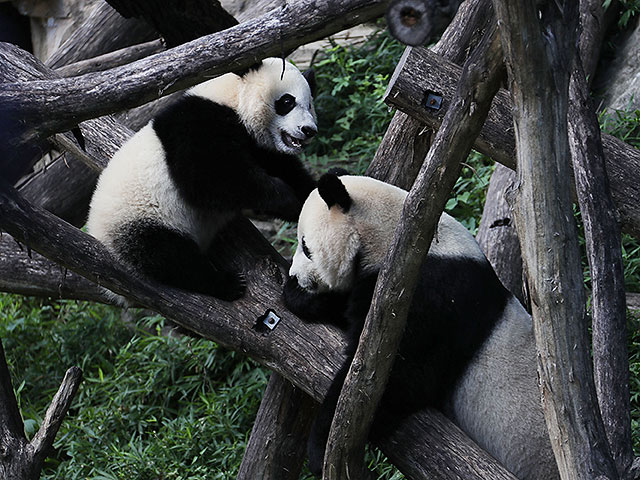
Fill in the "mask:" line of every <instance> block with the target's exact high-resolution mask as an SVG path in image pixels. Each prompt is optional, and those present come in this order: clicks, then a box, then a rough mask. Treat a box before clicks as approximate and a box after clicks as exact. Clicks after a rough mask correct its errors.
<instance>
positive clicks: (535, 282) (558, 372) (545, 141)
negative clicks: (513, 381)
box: [494, 0, 618, 480]
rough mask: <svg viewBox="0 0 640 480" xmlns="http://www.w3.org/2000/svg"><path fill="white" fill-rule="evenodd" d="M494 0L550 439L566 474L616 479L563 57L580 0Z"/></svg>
mask: <svg viewBox="0 0 640 480" xmlns="http://www.w3.org/2000/svg"><path fill="white" fill-rule="evenodd" d="M494 6H495V9H496V14H497V17H498V23H499V25H500V31H501V34H502V44H503V49H504V52H505V60H506V63H507V68H508V71H509V77H510V78H509V79H510V91H511V94H512V98H513V101H514V107H515V108H514V125H515V131H516V142H517V159H518V198H517V204H516V209H515V213H516V226H517V228H518V236H519V238H520V241H521V246H522V252H523V259H524V266H525V271H526V273H527V278H528V282H529V292H530V295H531V306H532V314H533V325H534V333H535V337H536V347H537V350H538V361H539V366H538V372H539V376H540V383H541V392H542V400H543V407H544V411H545V418H546V421H547V427H548V428H549V436H550V439H551V445H552V447H553V450H554V453H555V456H556V461H557V463H558V468H559V471H560V475H561V478H562V479H563V480H567V479H573V478H576V479H578V478H580V479H585V478H598V479H612V480H613V479H616V478H618V475H617V472H616V468H615V464H614V462H613V460H612V457H611V454H610V452H609V448H608V445H607V442H605V441H603V440H604V439H605V438H606V433H605V430H604V426H603V423H602V418H601V417H600V412H599V410H598V401H597V398H596V395H595V386H594V384H593V376H592V375H593V373H592V369H591V361H590V358H589V343H588V337H587V325H586V315H585V295H584V287H583V280H582V269H581V266H580V252H579V248H578V238H577V228H576V225H575V221H574V220H573V212H572V202H571V190H572V188H571V183H572V182H571V177H572V176H571V170H570V168H569V162H568V159H569V145H568V137H567V106H568V95H567V90H568V84H569V70H568V69H567V68H566V66H567V65H570V62H571V59H572V53H573V50H574V44H575V31H576V23H577V22H576V17H577V5H576V4H575V3H574V2H571V1H567V2H556V3H553V2H550V3H548V4H546V5H545V6H544V7H542V9H539V7H537V6H536V5H535V3H534V2H533V1H525V2H509V1H505V0H494ZM542 32H545V34H544V36H543V34H542ZM540 92H544V95H542V94H540ZM541 118H544V119H546V121H545V122H540V120H539V119H541Z"/></svg>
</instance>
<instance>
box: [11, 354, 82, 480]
mask: <svg viewBox="0 0 640 480" xmlns="http://www.w3.org/2000/svg"><path fill="white" fill-rule="evenodd" d="M81 381H82V370H80V369H79V368H78V367H71V368H70V369H69V370H67V373H66V374H65V376H64V380H63V381H62V384H61V385H60V388H59V389H58V392H57V393H56V395H55V396H54V397H53V400H52V402H51V405H50V406H49V408H48V409H47V413H46V414H45V418H44V420H43V422H42V425H41V426H40V429H39V430H38V432H37V433H36V435H35V436H34V438H33V440H32V441H31V442H28V441H27V438H26V436H25V434H24V424H23V423H22V417H21V416H20V411H19V410H18V404H17V402H16V397H15V395H14V393H13V386H12V385H11V377H10V376H9V368H8V366H7V362H6V359H5V355H4V348H3V346H2V341H0V420H1V421H0V477H1V478H6V479H11V480H34V479H37V478H39V477H40V471H41V470H42V467H43V465H44V460H45V458H46V457H47V455H48V453H49V451H50V449H51V446H52V445H53V441H54V439H55V436H56V434H57V433H58V429H59V428H60V425H61V424H62V421H63V420H64V417H65V415H66V414H67V411H68V410H69V407H70V406H71V402H72V400H73V397H74V396H75V394H76V392H77V391H78V387H79V385H80V382H81Z"/></svg>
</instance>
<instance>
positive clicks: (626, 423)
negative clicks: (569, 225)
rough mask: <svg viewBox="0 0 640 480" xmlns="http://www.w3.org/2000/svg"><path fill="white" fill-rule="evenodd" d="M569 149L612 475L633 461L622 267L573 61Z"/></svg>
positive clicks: (593, 131)
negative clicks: (588, 279)
mask: <svg viewBox="0 0 640 480" xmlns="http://www.w3.org/2000/svg"><path fill="white" fill-rule="evenodd" d="M567 118H568V120H569V146H570V149H571V159H572V163H573V172H574V175H575V181H576V191H577V194H578V202H579V204H580V212H581V213H582V222H583V225H584V236H585V241H586V246H587V254H588V255H587V256H588V259H589V268H590V270H591V284H592V287H591V288H592V301H591V309H592V312H593V313H592V322H591V326H592V337H593V340H592V352H593V353H592V355H593V373H594V380H595V386H596V393H597V395H598V404H599V405H600V412H601V414H602V420H603V422H604V427H605V430H606V433H607V439H608V441H609V447H610V448H611V454H612V455H613V459H614V461H615V462H616V466H617V469H618V473H619V474H620V476H623V475H624V474H625V473H626V472H627V470H628V469H629V467H630V466H631V462H632V461H633V450H632V443H631V405H630V401H629V398H630V397H629V357H628V349H627V311H626V302H625V293H624V266H623V264H622V249H621V247H620V244H621V238H620V227H619V226H618V219H617V216H616V211H615V204H614V203H613V199H612V198H611V192H610V189H609V179H608V178H607V172H606V170H605V166H604V153H603V151H602V143H601V142H600V125H599V124H598V118H597V116H596V113H595V109H594V108H593V105H592V104H591V101H590V98H589V88H588V86H587V81H586V78H585V75H584V72H583V70H582V64H581V63H580V60H579V58H577V59H576V60H575V61H574V67H573V69H572V72H571V81H570V83H569V115H568V117H567Z"/></svg>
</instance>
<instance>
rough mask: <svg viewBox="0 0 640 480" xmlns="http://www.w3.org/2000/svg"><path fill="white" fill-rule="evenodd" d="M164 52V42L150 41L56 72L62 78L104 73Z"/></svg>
mask: <svg viewBox="0 0 640 480" xmlns="http://www.w3.org/2000/svg"><path fill="white" fill-rule="evenodd" d="M163 50H165V46H164V45H163V44H162V40H150V41H148V42H144V43H139V44H137V45H132V46H130V47H125V48H121V49H119V50H114V51H113V52H108V53H104V54H102V55H97V54H96V55H95V56H93V57H91V58H87V59H85V60H78V61H77V62H74V63H70V64H68V65H63V66H62V67H58V68H56V69H55V70H54V71H55V73H56V74H57V75H59V76H60V77H76V76H78V75H84V74H85V73H89V72H102V71H104V70H109V69H110V68H115V67H119V66H121V65H126V64H127V63H131V62H135V61H136V60H140V59H142V58H145V57H148V56H149V55H153V54H154V53H159V52H161V51H163Z"/></svg>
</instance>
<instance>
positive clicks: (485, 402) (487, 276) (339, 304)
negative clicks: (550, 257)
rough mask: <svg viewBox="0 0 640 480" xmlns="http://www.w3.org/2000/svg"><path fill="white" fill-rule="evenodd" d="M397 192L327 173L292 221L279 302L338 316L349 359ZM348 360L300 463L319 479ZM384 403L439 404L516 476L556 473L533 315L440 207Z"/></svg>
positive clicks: (313, 314)
mask: <svg viewBox="0 0 640 480" xmlns="http://www.w3.org/2000/svg"><path fill="white" fill-rule="evenodd" d="M405 197H406V192H405V191H404V190H401V189H399V188H396V187H394V186H391V185H389V184H386V183H383V182H380V181H378V180H374V179H372V178H368V177H355V176H342V177H338V176H336V175H333V174H326V175H324V176H323V177H322V178H321V179H320V181H319V182H318V189H317V190H314V191H313V192H311V194H310V196H309V198H308V199H307V200H306V202H305V204H304V206H303V208H302V212H301V214H300V219H299V223H298V248H297V250H296V252H295V255H294V257H293V264H292V266H291V270H290V278H289V280H288V282H287V284H286V286H285V290H284V300H285V303H286V304H287V305H288V306H289V308H290V309H291V310H292V311H293V312H295V313H297V314H298V315H299V316H301V317H302V318H306V319H309V320H316V321H322V320H325V321H326V320H327V319H340V320H339V321H342V322H343V323H342V326H343V327H345V328H346V330H347V333H348V338H349V347H348V348H349V352H348V354H349V355H350V356H352V355H353V354H354V352H355V348H356V347H357V342H358V338H359V334H360V331H361V329H362V326H363V324H364V320H365V318H366V315H367V312H368V310H369V305H370V303H371V298H372V295H373V289H374V286H375V282H376V278H377V275H378V271H379V268H380V263H381V262H382V260H383V259H384V256H385V255H386V252H387V249H388V247H389V245H390V244H391V241H392V238H393V234H394V230H395V227H396V225H397V224H398V221H399V219H400V215H401V211H402V205H403V202H404V199H405ZM348 368H349V365H348V364H347V365H344V366H343V368H342V369H341V371H340V372H339V374H338V375H337V377H336V379H335V380H334V383H333V385H332V386H331V388H330V390H329V393H328V394H327V397H326V398H325V401H324V403H323V405H322V407H321V409H320V412H319V413H318V416H317V417H316V420H315V423H314V426H313V429H312V432H311V438H310V440H309V464H310V468H311V470H312V472H313V473H314V474H316V475H320V473H321V468H322V461H323V457H324V448H325V443H326V439H327V436H328V432H329V428H330V425H331V419H332V417H333V412H334V410H335V406H336V403H337V399H338V396H339V394H340V389H341V387H342V383H343V381H344V378H345V376H346V373H347V370H348ZM383 402H384V404H385V409H393V410H394V411H395V410H400V411H405V412H411V411H416V410H419V409H421V408H423V407H425V406H433V407H436V408H438V409H440V410H441V411H442V412H443V413H445V414H446V415H447V416H448V417H449V418H451V419H452V420H453V421H454V422H455V423H456V424H457V425H458V426H459V427H461V428H462V429H463V430H464V431H465V432H466V433H467V434H468V435H469V436H470V437H471V438H472V439H474V440H475V441H476V442H477V443H478V444H479V445H480V446H481V447H483V448H484V449H485V450H487V451H488V452H489V453H491V454H492V455H493V456H494V457H495V458H496V459H497V460H499V461H500V462H501V463H502V464H503V465H504V466H506V467H507V468H508V469H509V470H510V471H511V472H512V473H514V474H515V475H516V476H517V477H518V478H520V479H522V480H553V479H557V478H559V475H558V471H557V467H556V463H555V459H554V456H553V453H552V450H551V445H550V442H549V438H548V433H547V429H546V426H545V421H544V417H543V412H542V407H541V402H540V394H539V392H538V386H537V372H536V356H535V347H534V338H533V331H532V324H531V317H530V316H529V314H528V313H527V312H526V311H525V310H524V308H523V307H522V306H521V305H520V303H519V302H518V300H517V299H516V298H515V297H514V296H513V295H511V294H510V293H509V292H508V291H507V290H506V289H505V288H504V287H503V286H502V284H501V283H500V281H499V280H498V278H497V277H496V275H495V273H494V271H493V269H492V268H491V266H490V264H489V262H488V261H487V259H486V258H485V257H484V255H483V253H482V251H481V250H480V248H479V246H478V244H477V243H476V241H475V239H474V238H473V237H472V236H471V234H470V233H469V232H468V231H467V230H466V229H465V228H464V227H463V226H462V225H461V224H460V223H458V222H457V221H455V220H454V219H453V218H451V217H450V216H449V215H447V214H443V215H442V217H441V219H440V223H439V225H438V229H437V233H436V236H435V238H434V240H433V243H432V246H431V249H430V251H429V255H428V256H427V258H426V260H425V262H424V264H423V266H422V273H421V276H420V279H419V282H418V286H417V289H416V292H415V294H414V297H413V302H412V306H411V310H410V312H409V318H408V322H407V328H406V332H405V336H404V338H403V341H402V344H401V346H400V353H399V354H398V357H397V358H396V361H395V365H394V368H393V372H392V375H391V379H390V381H389V385H388V387H387V390H386V393H385V396H384V399H383Z"/></svg>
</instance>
